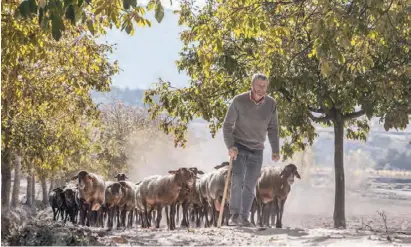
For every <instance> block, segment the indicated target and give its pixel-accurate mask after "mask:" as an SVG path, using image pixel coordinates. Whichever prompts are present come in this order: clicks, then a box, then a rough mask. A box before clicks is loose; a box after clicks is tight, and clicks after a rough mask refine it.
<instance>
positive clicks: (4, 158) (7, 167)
mask: <svg viewBox="0 0 411 247" xmlns="http://www.w3.org/2000/svg"><path fill="white" fill-rule="evenodd" d="M10 158H11V157H10V149H9V148H8V147H7V146H6V147H4V150H3V152H2V154H1V207H2V210H8V209H9V208H10V190H11V164H10V161H11V159H10Z"/></svg>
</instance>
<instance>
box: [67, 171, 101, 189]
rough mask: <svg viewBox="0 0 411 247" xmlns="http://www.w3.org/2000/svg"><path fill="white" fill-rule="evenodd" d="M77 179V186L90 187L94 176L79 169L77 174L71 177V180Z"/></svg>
mask: <svg viewBox="0 0 411 247" xmlns="http://www.w3.org/2000/svg"><path fill="white" fill-rule="evenodd" d="M75 179H78V188H79V189H81V190H84V189H87V188H90V187H91V186H92V185H93V183H94V182H95V181H96V178H95V177H94V176H92V175H90V174H89V173H88V172H87V171H79V172H78V173H77V175H75V176H74V177H72V178H71V180H75Z"/></svg>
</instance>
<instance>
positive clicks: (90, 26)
mask: <svg viewBox="0 0 411 247" xmlns="http://www.w3.org/2000/svg"><path fill="white" fill-rule="evenodd" d="M87 28H88V30H89V31H90V33H91V34H92V35H94V33H95V31H94V22H93V20H92V19H88V20H87Z"/></svg>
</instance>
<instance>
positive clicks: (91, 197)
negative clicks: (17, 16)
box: [71, 170, 105, 226]
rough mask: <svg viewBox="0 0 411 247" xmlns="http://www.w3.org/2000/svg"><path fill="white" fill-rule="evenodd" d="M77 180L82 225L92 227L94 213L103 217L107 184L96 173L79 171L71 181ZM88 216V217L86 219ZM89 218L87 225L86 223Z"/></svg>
mask: <svg viewBox="0 0 411 247" xmlns="http://www.w3.org/2000/svg"><path fill="white" fill-rule="evenodd" d="M76 179H77V186H78V193H77V197H78V198H77V202H78V203H79V208H80V224H81V225H83V226H84V225H86V226H90V221H91V217H92V212H93V211H94V212H95V215H96V214H97V219H99V217H101V216H102V215H101V211H102V210H100V208H101V205H102V204H103V203H104V191H105V182H104V179H103V178H102V177H101V176H99V175H97V174H94V173H91V172H90V173H89V172H87V171H84V170H82V171H79V172H78V173H77V175H75V176H73V177H72V178H71V180H76ZM86 216H87V217H86ZM86 218H87V223H86V222H85V220H86Z"/></svg>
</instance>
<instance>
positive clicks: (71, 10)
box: [65, 5, 76, 25]
mask: <svg viewBox="0 0 411 247" xmlns="http://www.w3.org/2000/svg"><path fill="white" fill-rule="evenodd" d="M65 17H66V18H67V19H69V20H70V21H71V24H73V25H75V24H76V13H75V11H74V6H73V5H69V6H68V7H67V10H66V14H65Z"/></svg>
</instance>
